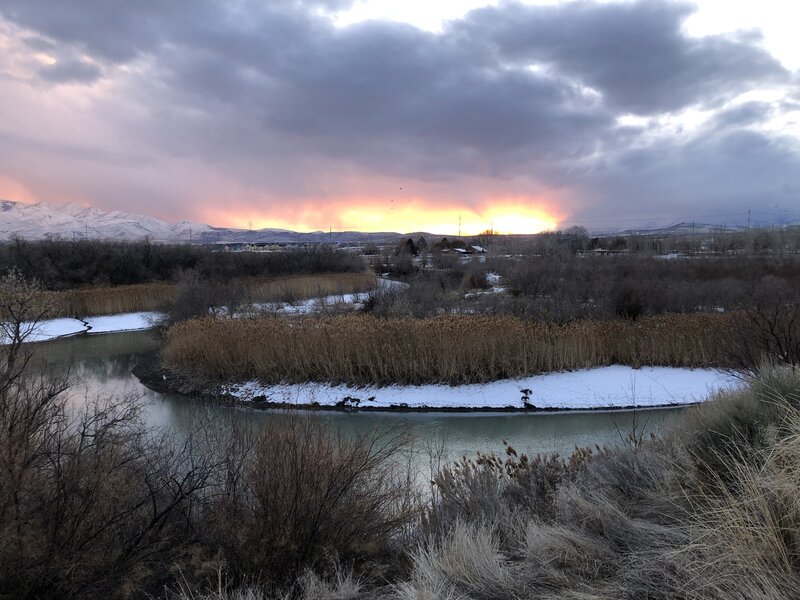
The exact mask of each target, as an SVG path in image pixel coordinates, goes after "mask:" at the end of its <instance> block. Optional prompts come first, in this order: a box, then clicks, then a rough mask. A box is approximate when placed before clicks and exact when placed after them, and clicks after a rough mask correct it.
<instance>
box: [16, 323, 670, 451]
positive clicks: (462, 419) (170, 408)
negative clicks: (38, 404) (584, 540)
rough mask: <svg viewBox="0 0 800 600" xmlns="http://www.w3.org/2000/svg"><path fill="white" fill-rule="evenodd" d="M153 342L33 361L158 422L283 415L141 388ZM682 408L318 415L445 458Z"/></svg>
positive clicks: (551, 443)
mask: <svg viewBox="0 0 800 600" xmlns="http://www.w3.org/2000/svg"><path fill="white" fill-rule="evenodd" d="M157 347H158V342H157V340H156V339H155V338H154V337H153V336H152V334H150V333H148V332H130V333H120V334H109V335H98V336H80V337H73V338H67V339H62V340H55V341H52V342H46V343H41V344H35V345H32V346H31V348H32V349H33V350H34V362H35V363H36V364H39V365H43V366H45V368H46V369H47V370H48V371H49V372H50V373H53V374H63V373H67V372H69V374H70V376H71V378H72V380H73V381H75V385H74V386H73V388H72V389H71V391H70V394H71V398H72V401H73V402H75V403H80V402H85V401H86V399H87V398H97V397H100V398H103V397H108V396H120V395H123V394H132V395H135V396H137V397H140V398H142V399H143V401H144V402H145V404H146V411H145V419H146V420H147V422H148V423H150V424H151V425H154V426H157V427H169V428H171V429H173V430H175V431H177V432H186V431H188V429H189V428H190V427H191V426H192V425H193V424H195V423H197V419H198V416H199V415H198V412H201V413H204V414H205V413H208V414H210V415H211V416H212V417H213V418H217V417H218V418H220V419H225V420H227V419H229V418H234V419H238V420H241V421H246V422H252V423H253V424H254V425H255V426H257V425H258V424H259V423H263V422H264V421H265V420H267V419H284V418H287V417H286V415H285V414H284V413H282V412H279V411H256V410H250V409H245V408H231V407H227V406H219V405H216V404H210V403H205V402H201V401H199V400H194V399H190V398H185V397H179V396H171V395H165V394H159V393H156V392H153V391H152V390H149V389H147V388H146V387H144V386H143V385H142V384H141V383H139V381H138V380H137V379H136V377H134V376H133V374H132V373H131V369H132V368H133V367H134V365H135V364H136V362H137V361H138V360H140V357H141V356H142V355H143V354H144V353H146V352H148V351H152V350H155V349H156V348H157ZM681 410H682V409H677V408H676V409H655V410H654V409H651V410H640V411H638V412H636V413H634V412H633V411H608V412H598V411H591V412H578V413H535V414H530V413H529V414H522V413H462V414H458V413H455V414H454V413H390V412H386V413H373V412H370V413H333V412H324V413H322V416H321V418H322V419H324V420H325V421H327V422H329V423H330V424H331V425H333V426H336V427H338V428H341V430H342V431H344V432H345V433H358V432H364V431H368V430H372V429H374V428H385V427H387V426H388V427H398V428H401V429H402V430H404V431H407V432H408V433H409V434H410V435H411V436H412V437H413V439H414V440H415V446H416V447H418V448H419V449H426V448H428V447H432V446H439V445H441V444H443V446H444V448H445V453H444V456H443V459H444V460H452V459H456V458H459V457H461V456H465V455H466V456H474V454H475V452H476V451H481V452H492V451H494V452H501V451H502V450H503V440H507V441H508V443H509V444H511V445H512V446H513V447H514V448H515V449H516V450H517V451H519V452H526V453H529V454H536V453H539V452H559V453H560V454H562V455H565V454H569V453H570V452H571V451H572V450H573V449H574V448H575V447H576V446H580V447H582V446H594V445H595V444H598V445H608V444H616V443H619V442H620V439H621V437H624V436H625V435H626V434H627V432H629V431H630V430H631V428H632V426H633V424H634V422H636V423H637V426H638V427H639V428H644V429H645V430H646V431H648V432H649V431H660V430H662V429H663V428H664V427H667V426H669V425H670V424H671V423H674V422H675V420H676V418H677V415H679V414H680V411H681Z"/></svg>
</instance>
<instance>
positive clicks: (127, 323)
mask: <svg viewBox="0 0 800 600" xmlns="http://www.w3.org/2000/svg"><path fill="white" fill-rule="evenodd" d="M160 316H161V313H157V312H135V313H123V314H119V315H107V316H104V317H88V318H87V320H86V322H87V323H88V324H89V333H90V334H93V333H118V332H122V331H141V330H142V329H150V328H152V327H153V324H154V323H155V321H156V320H157V319H158V318H159V317H160Z"/></svg>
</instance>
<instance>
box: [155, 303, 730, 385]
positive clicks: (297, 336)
mask: <svg viewBox="0 0 800 600" xmlns="http://www.w3.org/2000/svg"><path fill="white" fill-rule="evenodd" d="M730 319H731V317H730V316H728V315H667V316H662V317H650V318H645V319H640V320H638V321H623V320H616V321H580V322H575V323H570V324H566V325H556V324H551V323H543V322H537V321H530V320H523V319H518V318H515V317H488V316H480V317H477V316H463V315H456V316H444V317H434V318H429V319H420V320H415V319H405V318H401V319H378V318H374V317H371V316H367V315H348V316H339V317H331V318H324V319H306V320H299V321H292V322H287V321H281V320H275V319H238V320H214V319H200V320H194V321H189V322H186V323H181V324H179V325H177V326H175V327H174V328H172V329H171V330H170V331H169V333H168V336H167V343H166V346H165V348H164V350H163V358H164V361H165V363H166V364H167V365H168V366H169V367H172V368H176V369H180V370H184V371H189V372H196V373H199V374H202V375H204V376H207V377H213V378H218V379H233V380H242V379H251V378H258V379H260V380H262V381H264V382H270V383H273V382H303V381H333V382H345V383H351V384H370V383H371V384H389V383H409V384H419V383H428V382H447V383H451V384H459V383H471V382H483V381H492V380H497V379H503V378H507V377H519V376H526V375H531V374H534V373H542V372H548V371H559V370H569V369H580V368H587V367H596V366H602V365H610V364H627V365H633V366H640V365H665V366H676V367H705V366H712V365H719V364H720V361H721V360H722V358H721V357H720V345H719V339H720V336H721V334H722V332H724V331H725V329H726V328H727V327H728V325H729V323H730Z"/></svg>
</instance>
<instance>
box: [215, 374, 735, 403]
mask: <svg viewBox="0 0 800 600" xmlns="http://www.w3.org/2000/svg"><path fill="white" fill-rule="evenodd" d="M739 383H740V381H739V380H738V379H737V378H735V377H733V376H731V375H728V374H725V373H722V372H720V371H717V370H714V369H677V368H670V367H643V368H640V369H633V368H631V367H625V366H619V365H617V366H610V367H601V368H596V369H586V370H581V371H570V372H559V373H547V374H544V375H535V376H532V377H525V378H522V379H506V380H502V381H495V382H491V383H483V384H470V385H459V386H448V385H418V386H402V385H394V386H385V387H361V388H352V387H347V386H344V385H330V384H323V383H307V384H289V385H272V386H264V385H261V384H259V383H258V382H256V381H251V382H247V383H243V384H237V385H230V386H228V387H227V388H225V390H224V393H226V394H229V395H230V396H232V397H234V398H236V399H238V400H241V401H245V402H246V401H253V400H261V401H267V402H274V403H281V404H290V405H291V404H293V405H297V406H311V405H313V404H318V405H320V406H337V405H338V406H340V407H355V406H358V407H360V408H378V409H380V408H409V409H437V408H442V409H456V408H469V409H481V408H483V409H494V410H496V409H507V408H511V409H522V408H524V407H525V403H524V398H525V399H527V402H528V404H529V405H531V406H532V407H535V408H537V409H571V410H580V409H598V408H630V407H654V406H674V405H681V404H692V403H696V402H700V401H702V400H705V399H706V398H707V397H708V396H710V395H711V394H712V393H714V392H715V391H718V390H720V389H724V388H731V387H735V386H737V385H738V384H739Z"/></svg>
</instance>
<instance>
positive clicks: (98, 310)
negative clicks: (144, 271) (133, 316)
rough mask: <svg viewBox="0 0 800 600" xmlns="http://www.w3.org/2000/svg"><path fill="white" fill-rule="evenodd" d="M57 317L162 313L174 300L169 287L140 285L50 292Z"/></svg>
mask: <svg viewBox="0 0 800 600" xmlns="http://www.w3.org/2000/svg"><path fill="white" fill-rule="evenodd" d="M50 294H51V296H52V297H53V299H54V300H55V302H56V306H57V307H58V314H56V315H54V316H59V317H95V316H98V315H110V314H115V313H127V312H141V311H159V310H163V309H164V308H165V307H166V306H167V305H168V304H169V303H170V302H172V299H173V298H174V296H175V286H174V285H172V284H169V283H142V284H137V285H120V286H117V287H100V288H89V289H78V290H68V291H65V292H50Z"/></svg>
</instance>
